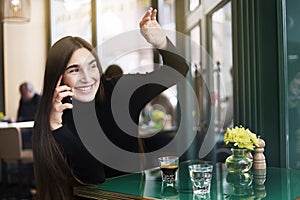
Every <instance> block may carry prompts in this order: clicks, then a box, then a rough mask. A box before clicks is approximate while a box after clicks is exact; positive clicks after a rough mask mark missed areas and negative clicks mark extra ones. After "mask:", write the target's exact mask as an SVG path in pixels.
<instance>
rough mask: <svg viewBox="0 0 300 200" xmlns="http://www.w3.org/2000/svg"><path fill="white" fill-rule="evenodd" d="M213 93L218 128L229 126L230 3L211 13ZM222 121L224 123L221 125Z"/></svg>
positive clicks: (230, 79) (230, 107) (230, 97)
mask: <svg viewBox="0 0 300 200" xmlns="http://www.w3.org/2000/svg"><path fill="white" fill-rule="evenodd" d="M212 34H213V36H212V48H213V52H212V54H213V61H214V63H216V69H215V72H214V91H215V92H214V94H215V97H216V102H217V109H216V124H219V125H220V127H219V128H220V130H222V129H226V128H227V127H228V126H231V123H232V119H233V96H232V95H233V92H232V91H233V85H232V33H231V3H230V2H229V3H227V4H226V5H225V6H224V7H222V8H221V9H219V10H218V11H216V12H215V13H213V15H212ZM222 87H223V88H222ZM222 122H224V125H222Z"/></svg>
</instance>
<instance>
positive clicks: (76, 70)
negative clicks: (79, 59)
mask: <svg viewBox="0 0 300 200" xmlns="http://www.w3.org/2000/svg"><path fill="white" fill-rule="evenodd" d="M78 71H79V69H76V68H74V69H70V70H68V72H69V73H75V72H78Z"/></svg>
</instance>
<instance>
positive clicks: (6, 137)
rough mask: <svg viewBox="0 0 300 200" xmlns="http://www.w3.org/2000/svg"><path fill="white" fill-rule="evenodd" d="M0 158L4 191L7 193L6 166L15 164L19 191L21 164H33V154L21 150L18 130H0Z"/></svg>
mask: <svg viewBox="0 0 300 200" xmlns="http://www.w3.org/2000/svg"><path fill="white" fill-rule="evenodd" d="M0 158H1V161H2V181H3V189H4V191H7V184H8V174H9V173H10V172H11V171H10V170H9V169H8V166H7V164H15V165H16V166H17V168H16V169H17V178H18V181H19V186H20V189H21V188H22V186H23V181H22V180H23V164H25V163H33V153H32V150H31V149H25V150H23V149H22V135H21V131H20V128H15V127H7V128H0Z"/></svg>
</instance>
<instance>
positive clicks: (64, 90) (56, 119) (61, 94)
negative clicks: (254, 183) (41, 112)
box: [50, 76, 73, 131]
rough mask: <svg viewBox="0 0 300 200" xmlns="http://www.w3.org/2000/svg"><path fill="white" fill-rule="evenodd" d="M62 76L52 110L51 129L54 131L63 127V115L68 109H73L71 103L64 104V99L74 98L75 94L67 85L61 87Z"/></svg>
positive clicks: (57, 85)
mask: <svg viewBox="0 0 300 200" xmlns="http://www.w3.org/2000/svg"><path fill="white" fill-rule="evenodd" d="M61 80H62V76H61V77H60V78H59V80H58V82H57V84H56V88H55V91H54V94H53V99H52V109H51V113H50V129H51V130H52V131H53V130H55V129H58V128H60V127H62V115H63V111H64V110H66V109H72V108H73V105H72V104H71V103H62V100H63V98H65V97H68V96H70V97H72V96H73V92H72V91H71V88H70V87H69V86H67V85H61Z"/></svg>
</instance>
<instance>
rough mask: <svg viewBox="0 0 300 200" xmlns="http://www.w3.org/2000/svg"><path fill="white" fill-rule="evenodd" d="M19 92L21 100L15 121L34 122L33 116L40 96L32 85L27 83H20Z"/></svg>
mask: <svg viewBox="0 0 300 200" xmlns="http://www.w3.org/2000/svg"><path fill="white" fill-rule="evenodd" d="M19 90H20V95H21V98H20V102H19V108H18V116H17V121H18V122H24V121H34V116H35V113H36V110H37V106H38V104H39V102H40V99H41V95H39V94H38V93H37V92H35V90H34V87H33V85H32V84H31V83H29V82H24V83H22V84H21V85H20V87H19Z"/></svg>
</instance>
